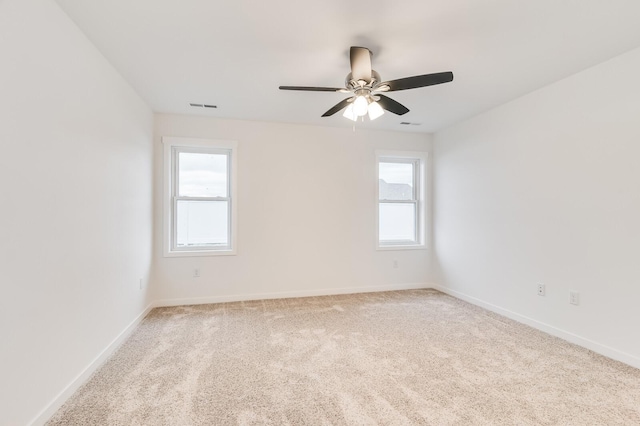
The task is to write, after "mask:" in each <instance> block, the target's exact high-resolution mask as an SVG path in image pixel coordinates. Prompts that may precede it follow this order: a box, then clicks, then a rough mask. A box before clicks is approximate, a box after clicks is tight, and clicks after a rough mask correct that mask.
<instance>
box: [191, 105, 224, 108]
mask: <svg viewBox="0 0 640 426" xmlns="http://www.w3.org/2000/svg"><path fill="white" fill-rule="evenodd" d="M189 105H191V106H192V107H195V108H218V107H217V106H216V105H208V104H189Z"/></svg>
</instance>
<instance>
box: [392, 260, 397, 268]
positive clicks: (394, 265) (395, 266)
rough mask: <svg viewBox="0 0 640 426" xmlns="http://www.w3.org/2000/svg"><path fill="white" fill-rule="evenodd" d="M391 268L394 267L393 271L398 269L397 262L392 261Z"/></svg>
mask: <svg viewBox="0 0 640 426" xmlns="http://www.w3.org/2000/svg"><path fill="white" fill-rule="evenodd" d="M393 267H394V268H395V269H398V261H397V260H394V261H393Z"/></svg>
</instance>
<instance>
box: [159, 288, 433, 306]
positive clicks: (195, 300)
mask: <svg viewBox="0 0 640 426" xmlns="http://www.w3.org/2000/svg"><path fill="white" fill-rule="evenodd" d="M422 288H431V286H430V285H429V284H426V283H408V284H387V285H378V286H367V287H342V288H324V289H315V290H294V291H280V292H270V293H250V294H233V295H228V296H208V297H192V298H185V299H161V300H156V301H155V303H154V304H153V306H154V307H164V306H181V305H203V304H209V303H224V302H244V301H248V300H264V299H287V298H292V297H310V296H331V295H336V294H354V293H374V292H378V291H393V290H415V289H422Z"/></svg>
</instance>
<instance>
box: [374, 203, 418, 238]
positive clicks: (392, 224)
mask: <svg viewBox="0 0 640 426" xmlns="http://www.w3.org/2000/svg"><path fill="white" fill-rule="evenodd" d="M415 219H416V210H415V205H414V204H413V203H380V211H379V226H380V228H379V238H380V241H381V242H384V241H404V242H416V220H415Z"/></svg>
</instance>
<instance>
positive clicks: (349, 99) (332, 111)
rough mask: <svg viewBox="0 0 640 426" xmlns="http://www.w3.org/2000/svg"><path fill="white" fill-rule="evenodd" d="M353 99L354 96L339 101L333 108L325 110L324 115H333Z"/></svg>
mask: <svg viewBox="0 0 640 426" xmlns="http://www.w3.org/2000/svg"><path fill="white" fill-rule="evenodd" d="M351 99H353V98H347V99H345V100H343V101H341V102H339V103H337V104H336V105H335V106H334V107H333V108H331V109H330V110H329V111H327V112H325V113H324V114H322V116H323V117H329V116H332V115H333V114H335V113H336V112H338V111H340V110H341V109H342V108H344V107H346V106H347V105H349V102H351Z"/></svg>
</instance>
